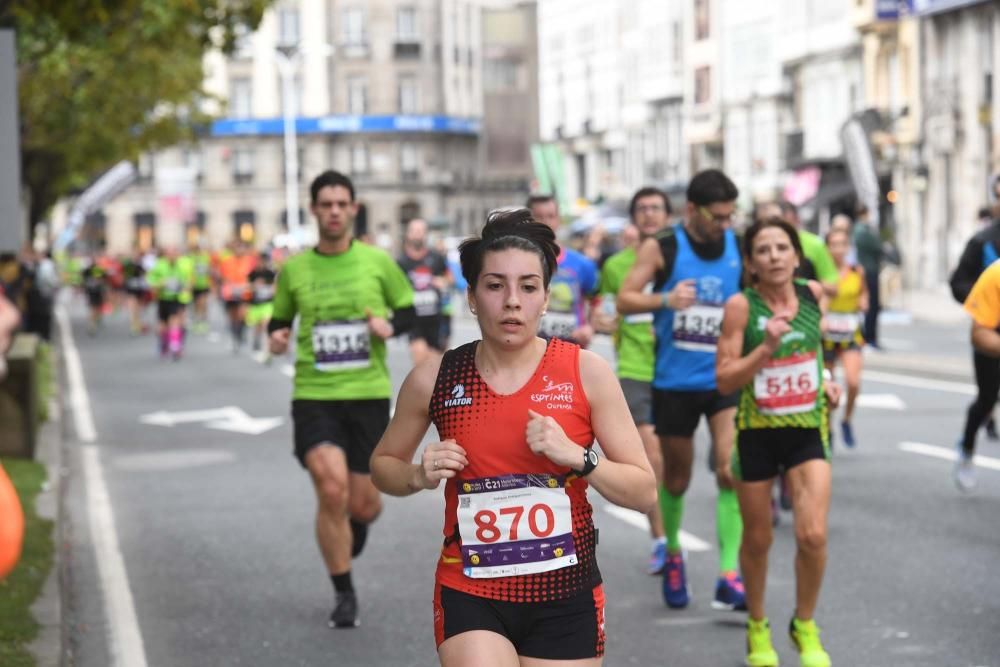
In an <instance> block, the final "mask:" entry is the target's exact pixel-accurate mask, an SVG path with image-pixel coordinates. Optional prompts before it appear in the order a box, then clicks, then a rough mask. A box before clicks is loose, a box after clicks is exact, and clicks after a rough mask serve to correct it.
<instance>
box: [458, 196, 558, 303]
mask: <svg viewBox="0 0 1000 667" xmlns="http://www.w3.org/2000/svg"><path fill="white" fill-rule="evenodd" d="M510 249H516V250H524V251H525V252H531V253H534V254H536V255H538V258H539V259H540V260H541V262H542V283H543V284H544V285H545V288H546V289H548V287H549V281H551V280H552V275H553V274H554V273H555V272H556V269H557V268H558V260H559V244H558V243H556V235H555V233H554V232H553V231H552V230H551V229H549V227H548V225H543V224H542V223H540V222H538V221H537V220H535V219H534V218H533V217H531V211H529V210H528V209H526V208H516V209H505V210H497V211H492V212H490V214H489V216H488V217H487V218H486V224H485V225H483V231H482V232H481V233H480V235H479V236H473V237H470V238H467V239H465V240H464V241H462V244H461V245H460V246H458V253H459V257H460V258H461V263H462V276H463V277H464V278H465V280H466V282H468V283H469V287H470V288H472V289H475V288H476V283H477V282H478V281H479V274H480V272H482V270H483V257H485V256H486V253H488V252H499V251H501V250H510Z"/></svg>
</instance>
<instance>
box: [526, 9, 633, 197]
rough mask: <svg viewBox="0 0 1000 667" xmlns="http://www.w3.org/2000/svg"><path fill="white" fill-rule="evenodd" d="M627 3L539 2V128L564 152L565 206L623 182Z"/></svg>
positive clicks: (618, 186)
mask: <svg viewBox="0 0 1000 667" xmlns="http://www.w3.org/2000/svg"><path fill="white" fill-rule="evenodd" d="M621 4H622V3H617V2H604V1H602V0H541V1H540V2H539V3H538V70H539V71H538V83H539V91H538V98H539V105H540V106H539V133H540V135H541V139H542V141H546V142H554V143H556V144H557V145H558V146H559V148H560V149H561V152H562V156H563V169H562V171H563V173H564V174H565V181H564V190H565V191H564V192H558V193H556V194H557V195H558V196H559V197H560V199H561V200H562V201H563V202H564V203H566V202H576V201H577V200H580V199H583V198H589V199H594V198H596V197H597V196H598V195H602V194H603V195H607V194H608V193H609V192H611V191H618V190H622V189H623V187H624V186H623V184H622V182H621V180H622V177H623V174H624V167H623V165H624V148H625V138H624V133H623V132H622V131H621V127H622V122H621V110H622V98H623V96H624V91H623V90H622V77H621V66H620V58H621V31H620V29H619V26H620V22H621V12H620V5H621Z"/></svg>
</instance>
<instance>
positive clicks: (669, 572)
mask: <svg viewBox="0 0 1000 667" xmlns="http://www.w3.org/2000/svg"><path fill="white" fill-rule="evenodd" d="M690 600H691V591H690V590H689V589H688V585H687V576H686V575H685V574H684V554H680V553H677V554H667V562H666V563H665V564H664V566H663V601H664V602H666V603H667V606H668V607H670V608H671V609H683V608H684V607H686V606H688V602H690Z"/></svg>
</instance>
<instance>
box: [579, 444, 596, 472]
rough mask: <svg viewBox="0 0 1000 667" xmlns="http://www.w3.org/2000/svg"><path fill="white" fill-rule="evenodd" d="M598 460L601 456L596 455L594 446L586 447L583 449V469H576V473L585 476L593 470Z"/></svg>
mask: <svg viewBox="0 0 1000 667" xmlns="http://www.w3.org/2000/svg"><path fill="white" fill-rule="evenodd" d="M600 460H601V458H600V457H599V456H598V455H597V452H595V451H594V448H593V447H587V448H586V449H584V450H583V469H582V470H578V471H577V474H578V475H580V477H586V476H587V475H589V474H590V473H592V472H593V471H594V468H596V467H597V462H598V461H600Z"/></svg>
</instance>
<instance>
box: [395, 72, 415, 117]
mask: <svg viewBox="0 0 1000 667" xmlns="http://www.w3.org/2000/svg"><path fill="white" fill-rule="evenodd" d="M418 107H419V100H418V97H417V77H415V76H412V75H404V76H401V77H399V113H417V111H418Z"/></svg>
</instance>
